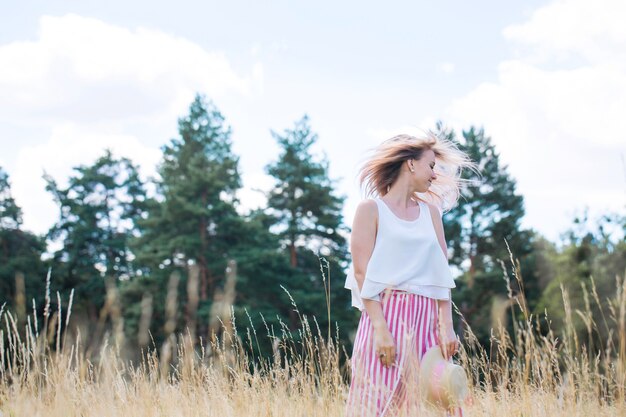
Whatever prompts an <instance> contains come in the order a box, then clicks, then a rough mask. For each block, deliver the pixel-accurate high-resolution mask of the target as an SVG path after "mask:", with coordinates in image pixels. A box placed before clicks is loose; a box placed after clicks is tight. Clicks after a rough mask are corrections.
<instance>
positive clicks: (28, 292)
mask: <svg viewBox="0 0 626 417" xmlns="http://www.w3.org/2000/svg"><path fill="white" fill-rule="evenodd" d="M21 226H22V210H21V208H20V207H19V206H18V205H17V204H16V203H15V200H14V199H13V197H12V195H11V187H10V184H9V176H8V174H7V173H6V172H4V170H3V169H2V168H0V294H1V295H2V298H1V299H0V305H2V304H3V303H5V302H8V305H9V306H10V307H13V308H14V309H15V310H16V311H17V312H18V314H23V313H24V312H25V311H26V309H27V307H29V306H30V301H31V300H32V299H33V298H34V299H36V300H40V299H41V298H42V297H43V281H44V277H45V266H44V264H43V262H42V261H41V255H42V253H43V251H44V249H45V242H44V240H43V239H42V238H40V237H38V236H35V235H34V234H32V233H30V232H27V231H24V230H22V229H21ZM20 274H21V275H20ZM27 303H28V305H27Z"/></svg>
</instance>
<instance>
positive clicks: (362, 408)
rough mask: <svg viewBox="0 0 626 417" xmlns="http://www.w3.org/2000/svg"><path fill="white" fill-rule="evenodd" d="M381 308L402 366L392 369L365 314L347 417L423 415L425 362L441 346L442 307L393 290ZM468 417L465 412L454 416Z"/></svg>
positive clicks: (356, 348)
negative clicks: (422, 368) (421, 369)
mask: <svg viewBox="0 0 626 417" xmlns="http://www.w3.org/2000/svg"><path fill="white" fill-rule="evenodd" d="M381 304H382V308H383V314H384V317H385V320H386V321H387V325H388V326H389V329H390V330H391V334H392V335H393V337H394V341H395V344H396V362H395V364H394V365H393V366H391V367H389V368H387V367H385V366H383V365H382V363H381V361H380V359H379V358H378V356H377V354H376V352H375V349H374V334H373V332H374V329H373V327H372V323H371V322H370V319H369V317H368V315H367V312H366V311H365V310H363V313H362V315H361V320H360V322H359V327H358V329H357V334H356V338H355V340H354V350H353V352H352V359H351V365H352V377H351V382H350V391H349V394H348V400H347V404H346V417H382V416H386V417H391V416H394V417H395V416H401V415H411V416H414V415H419V414H420V407H423V405H421V404H419V398H418V397H419V395H418V392H419V391H418V386H417V384H418V382H419V381H418V379H419V378H418V371H419V360H420V359H421V358H422V356H423V355H424V354H425V353H426V351H427V350H428V349H429V348H431V347H432V346H435V345H437V344H438V337H437V301H436V300H435V299H432V298H427V297H424V296H421V295H417V294H411V293H407V292H404V291H393V290H387V291H385V292H384V293H383V294H382V298H381ZM453 414H454V415H456V416H462V415H463V414H462V410H461V409H457V410H453Z"/></svg>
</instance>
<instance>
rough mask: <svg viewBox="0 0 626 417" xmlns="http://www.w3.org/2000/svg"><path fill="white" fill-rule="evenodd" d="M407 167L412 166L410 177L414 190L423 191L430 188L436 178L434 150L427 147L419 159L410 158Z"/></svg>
mask: <svg viewBox="0 0 626 417" xmlns="http://www.w3.org/2000/svg"><path fill="white" fill-rule="evenodd" d="M409 168H413V172H410V171H409V172H410V174H411V177H412V178H413V179H414V181H415V182H414V185H415V189H416V191H418V192H420V193H425V192H426V191H428V189H429V188H430V185H431V183H432V181H434V180H435V179H437V174H435V170H434V168H435V152H433V151H432V150H431V149H427V150H426V151H424V152H423V153H422V157H421V158H420V159H412V160H410V161H409Z"/></svg>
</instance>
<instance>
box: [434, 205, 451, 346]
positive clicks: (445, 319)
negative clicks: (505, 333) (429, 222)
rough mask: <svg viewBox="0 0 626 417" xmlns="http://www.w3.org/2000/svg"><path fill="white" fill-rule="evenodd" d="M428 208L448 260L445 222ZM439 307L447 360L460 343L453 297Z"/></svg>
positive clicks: (440, 334) (438, 305)
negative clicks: (453, 313) (456, 329)
mask: <svg viewBox="0 0 626 417" xmlns="http://www.w3.org/2000/svg"><path fill="white" fill-rule="evenodd" d="M428 208H429V209H430V214H431V217H432V219H433V226H434V227H435V233H436V235H437V240H438V241H439V245H440V246H441V250H442V251H443V254H444V255H445V257H446V259H448V247H447V245H446V238H445V234H444V230H443V221H442V220H441V215H440V214H439V209H437V207H435V206H433V205H431V204H429V205H428ZM437 307H438V308H439V338H440V340H439V341H440V346H441V349H442V351H443V355H444V356H445V357H446V358H447V357H449V356H452V355H454V354H455V353H456V351H457V349H458V342H457V339H456V334H455V333H454V325H453V323H452V295H450V298H449V299H448V300H437Z"/></svg>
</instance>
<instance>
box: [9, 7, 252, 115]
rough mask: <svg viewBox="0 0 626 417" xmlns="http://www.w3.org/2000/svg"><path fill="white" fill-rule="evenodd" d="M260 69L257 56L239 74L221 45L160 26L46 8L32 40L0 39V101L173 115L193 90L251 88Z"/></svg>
mask: <svg viewBox="0 0 626 417" xmlns="http://www.w3.org/2000/svg"><path fill="white" fill-rule="evenodd" d="M262 75H263V74H262V67H261V64H260V63H257V64H256V65H254V68H253V69H252V71H251V72H250V74H248V75H245V76H242V75H238V74H237V73H236V72H235V71H234V70H233V68H232V67H231V65H230V63H229V61H228V59H227V58H226V57H225V56H224V55H223V54H222V53H219V52H209V51H206V50H204V49H203V48H202V47H201V46H199V45H197V44H195V43H193V42H191V41H189V40H186V39H184V38H180V37H176V36H173V35H170V34H167V33H163V32H160V31H158V30H152V29H146V28H137V29H134V30H130V29H126V28H122V27H118V26H114V25H110V24H108V23H105V22H102V21H100V20H97V19H92V18H86V17H82V16H77V15H71V14H70V15H67V16H63V17H52V16H44V17H42V18H41V19H40V29H39V38H38V39H37V40H35V41H21V42H13V43H10V44H7V45H3V46H0V89H2V92H3V94H2V97H0V108H1V109H2V110H3V113H4V114H5V116H7V115H8V117H7V119H11V118H14V117H18V118H24V117H25V116H30V117H31V118H34V119H35V120H37V121H40V120H41V119H45V120H62V121H72V122H76V121H77V120H81V121H86V122H92V121H102V120H115V121H116V122H118V121H120V120H128V119H130V118H133V117H142V118H143V117H155V116H156V115H159V114H162V113H163V112H167V113H168V114H175V115H177V114H179V113H180V110H181V106H182V108H184V107H185V106H186V105H187V104H188V103H189V101H190V100H191V97H192V95H193V93H194V92H196V91H200V92H204V93H208V94H210V95H211V97H213V98H220V97H223V96H224V95H226V94H231V93H235V94H240V95H249V94H253V93H255V92H256V91H257V90H258V89H259V88H260V87H261V85H262Z"/></svg>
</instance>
